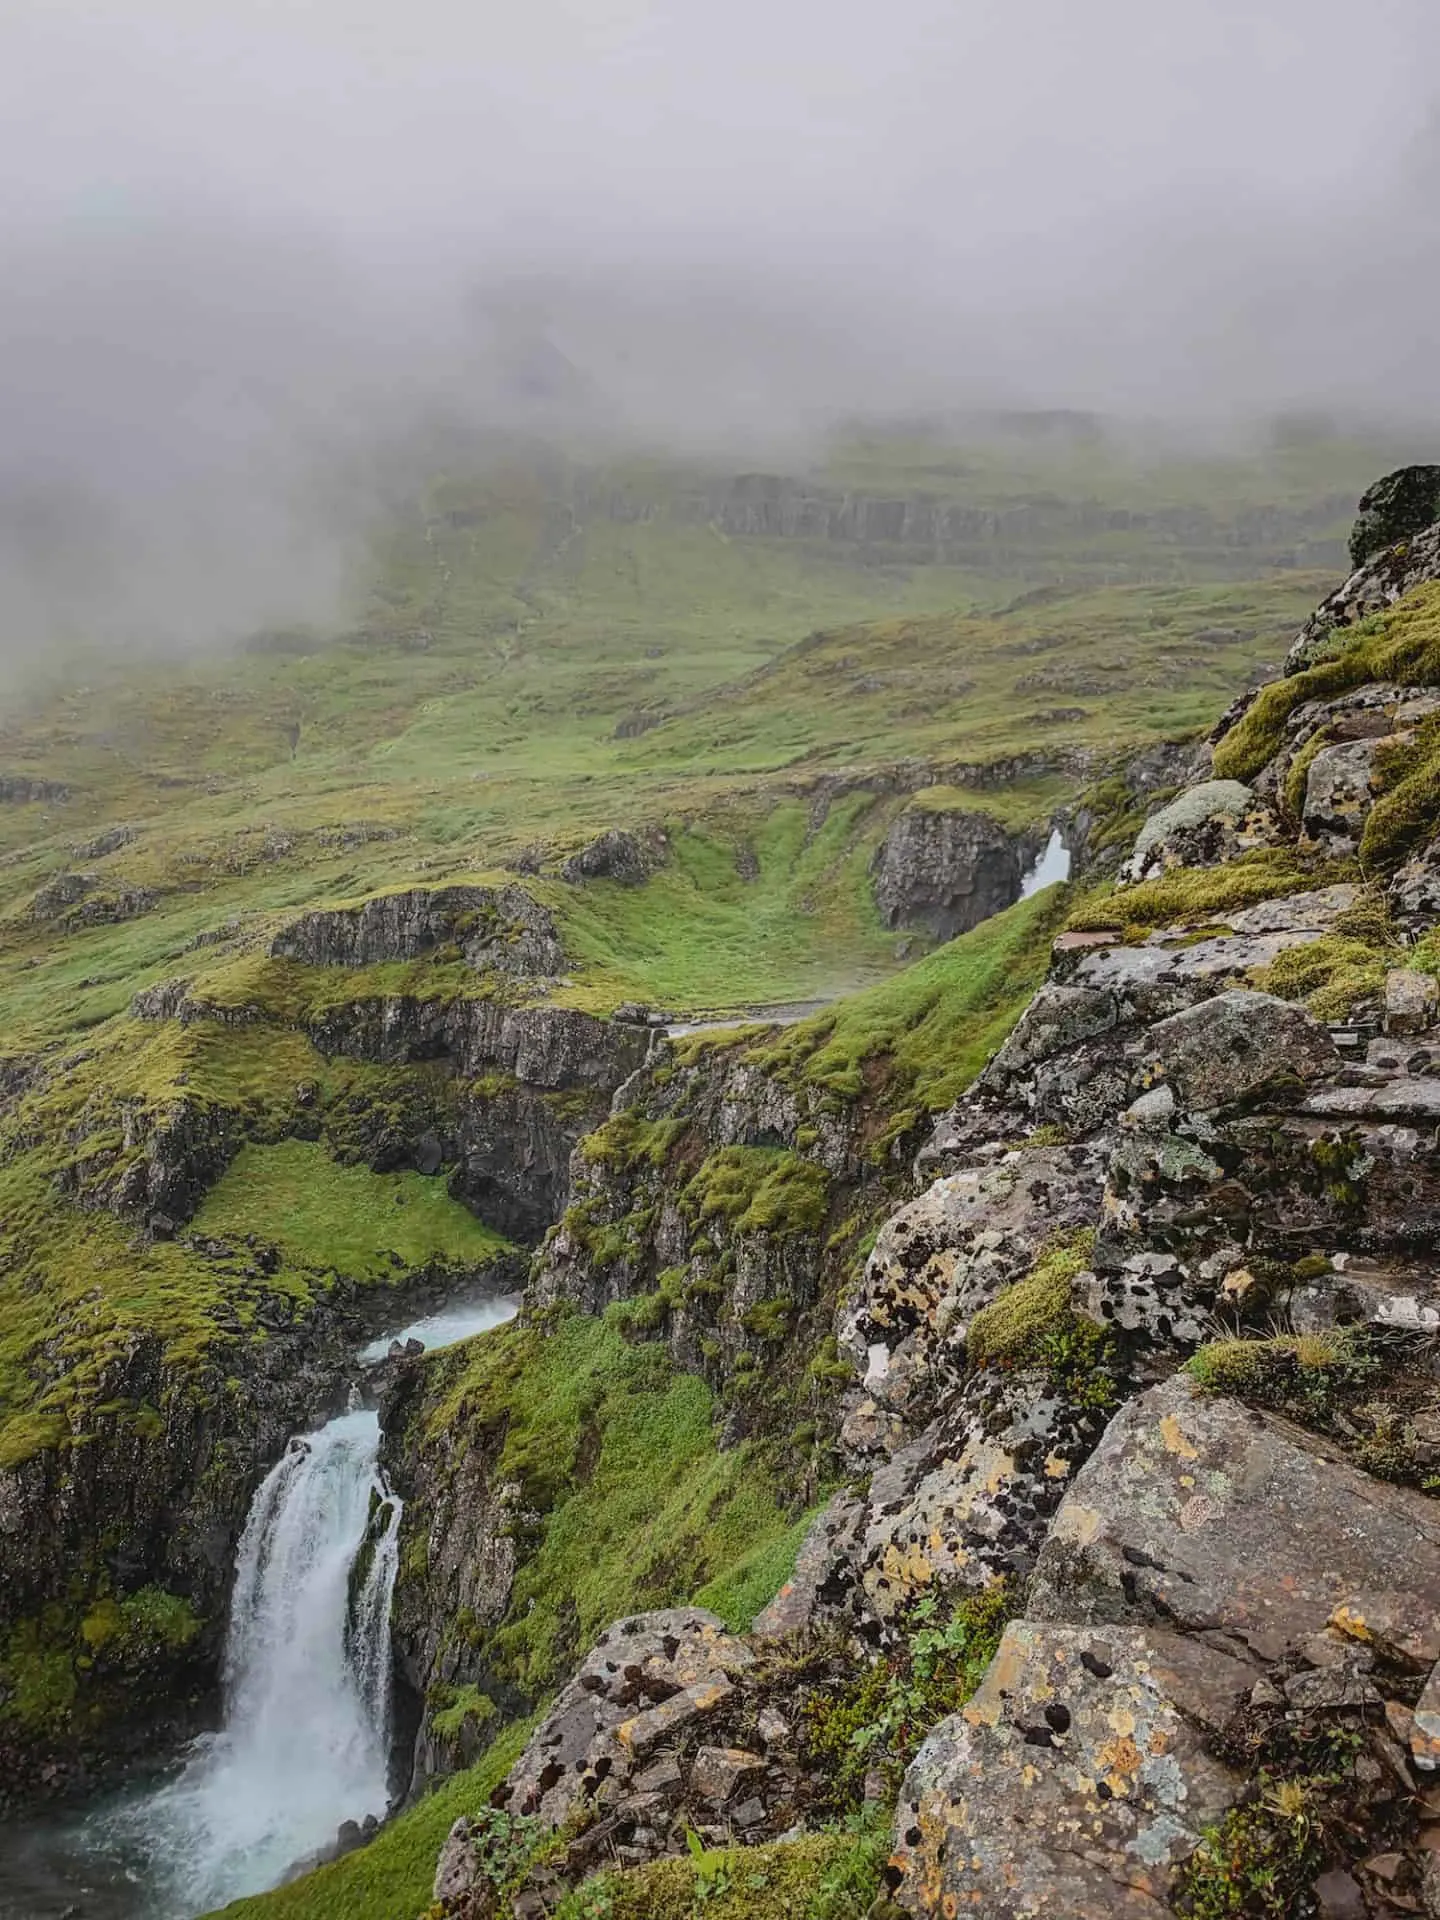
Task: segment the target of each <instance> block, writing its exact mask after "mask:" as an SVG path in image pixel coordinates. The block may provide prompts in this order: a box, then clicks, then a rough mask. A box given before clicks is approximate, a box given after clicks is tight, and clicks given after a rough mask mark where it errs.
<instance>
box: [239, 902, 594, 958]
mask: <svg viewBox="0 0 1440 1920" xmlns="http://www.w3.org/2000/svg"><path fill="white" fill-rule="evenodd" d="M447 946H453V947H454V948H456V949H457V952H458V954H459V955H460V956H462V957H463V958H464V960H465V962H466V964H467V965H468V966H471V967H473V968H474V969H475V970H476V971H477V972H484V971H486V970H491V971H494V972H497V973H505V974H518V975H521V976H524V977H534V976H546V975H554V974H558V973H561V972H563V970H564V966H565V955H564V951H563V949H562V948H561V945H560V941H559V937H558V935H557V933H556V930H555V923H554V920H553V919H552V918H551V916H550V914H549V913H548V912H547V911H546V909H545V908H544V907H542V906H540V905H539V904H538V903H537V902H536V901H534V900H532V899H531V897H530V895H529V894H528V893H526V892H525V890H524V888H523V887H513V886H511V887H500V888H494V887H467V886H449V887H413V888H410V889H409V890H408V891H406V892H401V893H382V894H376V895H374V896H373V897H372V898H371V899H369V900H366V901H363V902H362V903H361V904H360V905H359V906H355V907H333V908H327V909H324V910H322V911H319V912H316V913H306V914H302V915H301V916H300V918H299V919H298V920H295V921H292V923H291V924H290V925H289V926H288V927H285V928H283V929H282V931H281V932H279V933H278V934H276V936H275V939H274V941H273V942H272V943H271V948H270V951H271V952H272V954H274V955H275V956H276V958H277V959H283V960H300V961H303V962H304V963H305V965H307V966H312V967H366V966H373V965H375V964H377V963H379V962H381V961H385V960H421V959H424V958H425V957H426V956H427V955H429V954H432V953H434V952H435V950H436V949H437V948H440V947H447Z"/></svg>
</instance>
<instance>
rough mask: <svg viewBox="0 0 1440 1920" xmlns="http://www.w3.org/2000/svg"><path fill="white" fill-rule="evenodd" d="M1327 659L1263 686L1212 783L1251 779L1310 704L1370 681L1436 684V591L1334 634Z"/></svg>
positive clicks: (1219, 757)
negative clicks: (1294, 717)
mask: <svg viewBox="0 0 1440 1920" xmlns="http://www.w3.org/2000/svg"><path fill="white" fill-rule="evenodd" d="M1332 644H1333V646H1334V648H1335V651H1334V653H1333V654H1332V656H1331V657H1329V658H1327V659H1323V660H1320V661H1317V662H1316V664H1315V665H1314V666H1312V667H1309V668H1307V669H1306V671H1305V672H1304V673H1296V674H1291V675H1290V676H1289V677H1288V678H1287V679H1284V680H1277V681H1275V682H1274V683H1273V685H1271V686H1268V687H1265V688H1263V689H1262V690H1261V692H1260V693H1259V695H1258V696H1257V697H1256V699H1255V700H1254V701H1253V703H1252V704H1251V706H1250V708H1249V710H1248V711H1247V712H1246V713H1245V714H1243V715H1242V716H1241V718H1240V719H1239V720H1238V721H1237V722H1236V724H1235V725H1234V726H1233V727H1232V728H1231V729H1230V731H1229V732H1228V733H1227V734H1226V735H1225V737H1224V739H1223V740H1221V741H1220V742H1219V743H1218V744H1217V746H1216V748H1215V762H1214V766H1215V777H1216V779H1217V780H1253V779H1254V777H1255V775H1256V774H1257V773H1259V771H1260V769H1261V768H1262V767H1263V766H1264V765H1265V764H1266V763H1267V761H1269V760H1271V759H1273V758H1274V756H1275V754H1276V753H1278V752H1279V750H1280V748H1281V746H1282V744H1283V743H1284V739H1285V723H1286V721H1287V720H1288V719H1289V718H1290V715H1291V714H1292V713H1293V712H1294V711H1295V709H1296V708H1297V707H1300V706H1303V705H1304V704H1305V703H1306V702H1307V701H1310V700H1335V699H1338V698H1339V697H1340V695H1342V694H1345V693H1350V692H1352V691H1353V690H1354V689H1355V688H1356V687H1363V686H1364V685H1366V684H1367V682H1369V681H1374V680H1391V681H1394V682H1396V683H1397V684H1398V685H1400V686H1434V685H1436V684H1437V683H1440V587H1435V586H1426V587H1421V588H1419V589H1418V590H1417V591H1416V592H1414V593H1412V594H1409V595H1407V596H1406V598H1405V599H1404V600H1402V601H1401V602H1400V604H1399V605H1398V606H1396V607H1392V608H1391V609H1390V610H1389V611H1388V612H1386V613H1381V614H1374V615H1372V616H1371V617H1370V618H1369V619H1367V620H1361V621H1359V622H1358V623H1357V624H1356V625H1355V626H1353V627H1348V628H1344V629H1341V630H1339V631H1337V632H1336V633H1335V635H1334V636H1333V641H1332Z"/></svg>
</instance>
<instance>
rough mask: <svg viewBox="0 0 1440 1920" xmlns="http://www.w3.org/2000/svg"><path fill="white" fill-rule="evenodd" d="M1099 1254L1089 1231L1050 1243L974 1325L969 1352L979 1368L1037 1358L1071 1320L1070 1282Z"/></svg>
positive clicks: (969, 1335)
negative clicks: (1045, 1342)
mask: <svg viewBox="0 0 1440 1920" xmlns="http://www.w3.org/2000/svg"><path fill="white" fill-rule="evenodd" d="M1094 1251H1095V1235H1094V1232H1093V1230H1092V1229H1090V1228H1088V1227H1084V1228H1081V1229H1080V1230H1079V1231H1077V1232H1075V1233H1067V1234H1061V1235H1059V1236H1057V1237H1056V1238H1055V1239H1053V1240H1051V1241H1049V1242H1047V1243H1046V1245H1045V1246H1044V1247H1043V1248H1042V1249H1041V1252H1040V1254H1039V1256H1038V1258H1037V1259H1036V1261H1035V1264H1034V1265H1033V1266H1032V1267H1031V1269H1030V1271H1029V1272H1028V1273H1027V1274H1026V1275H1025V1277H1024V1279H1023V1280H1017V1281H1016V1282H1015V1284H1014V1285H1013V1286H1011V1287H1007V1288H1006V1289H1005V1291H1004V1292H1003V1293H1002V1294H1000V1295H999V1296H998V1298H996V1299H994V1300H992V1301H991V1303H990V1305H989V1306H988V1307H982V1308H981V1309H980V1311H979V1313H977V1314H976V1315H975V1318H974V1319H973V1320H972V1321H971V1322H970V1330H969V1332H968V1333H967V1334H966V1336H965V1347H966V1352H967V1354H968V1355H969V1358H970V1360H971V1361H972V1362H973V1364H974V1365H975V1366H977V1367H994V1366H1004V1365H1010V1366H1015V1365H1018V1364H1020V1363H1022V1362H1023V1361H1026V1360H1030V1359H1035V1358H1038V1355H1039V1348H1040V1343H1041V1342H1042V1341H1043V1340H1044V1338H1045V1337H1046V1336H1047V1335H1050V1334H1054V1333H1056V1332H1058V1331H1060V1329H1061V1328H1062V1327H1064V1326H1065V1325H1066V1324H1067V1323H1068V1321H1069V1320H1070V1319H1071V1317H1072V1308H1071V1304H1070V1289H1071V1283H1072V1281H1073V1280H1074V1278H1075V1276H1076V1274H1078V1273H1083V1272H1084V1270H1085V1268H1086V1267H1087V1266H1088V1265H1089V1263H1090V1260H1091V1258H1092V1257H1093V1255H1094Z"/></svg>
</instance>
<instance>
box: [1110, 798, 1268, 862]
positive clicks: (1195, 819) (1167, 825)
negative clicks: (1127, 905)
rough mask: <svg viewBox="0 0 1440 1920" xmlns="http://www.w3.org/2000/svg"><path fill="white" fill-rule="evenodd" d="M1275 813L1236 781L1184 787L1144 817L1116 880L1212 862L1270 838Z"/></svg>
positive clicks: (1227, 857)
mask: <svg viewBox="0 0 1440 1920" xmlns="http://www.w3.org/2000/svg"><path fill="white" fill-rule="evenodd" d="M1274 833H1275V818H1274V815H1273V814H1272V813H1271V812H1270V809H1269V808H1268V807H1266V806H1265V805H1263V803H1261V802H1260V801H1258V800H1257V799H1256V797H1255V794H1254V792H1253V791H1252V790H1251V789H1250V788H1249V787H1247V786H1245V785H1244V784H1243V783H1242V782H1241V781H1239V780H1204V781H1202V782H1201V783H1200V785H1199V786H1196V787H1187V788H1186V790H1185V791H1184V793H1182V794H1180V795H1178V796H1177V797H1176V798H1175V799H1174V800H1172V801H1171V802H1170V803H1169V805H1168V806H1164V807H1162V808H1161V809H1160V811H1159V812H1158V813H1156V814H1152V815H1151V817H1150V818H1149V819H1148V820H1147V821H1146V822H1145V825H1144V826H1143V827H1142V828H1141V829H1140V832H1139V835H1138V837H1137V838H1136V841H1135V846H1134V849H1133V851H1132V852H1131V855H1130V858H1129V859H1128V860H1127V861H1126V862H1125V864H1124V865H1123V866H1122V867H1121V869H1120V879H1121V881H1122V883H1125V882H1135V881H1139V880H1150V879H1154V878H1156V877H1157V876H1158V875H1160V874H1162V873H1165V872H1166V871H1167V870H1168V869H1169V868H1171V867H1213V866H1219V865H1221V864H1222V863H1223V862H1224V861H1226V860H1233V859H1234V858H1235V856H1236V854H1239V853H1244V852H1246V851H1247V850H1248V849H1249V848H1251V847H1256V846H1262V845H1264V844H1266V843H1267V842H1268V841H1269V840H1271V839H1273V837H1274Z"/></svg>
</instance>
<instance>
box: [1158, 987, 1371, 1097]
mask: <svg viewBox="0 0 1440 1920" xmlns="http://www.w3.org/2000/svg"><path fill="white" fill-rule="evenodd" d="M1144 1054H1145V1070H1144V1078H1145V1079H1146V1081H1147V1082H1149V1083H1152V1084H1153V1083H1155V1082H1158V1081H1164V1082H1165V1083H1166V1084H1167V1085H1168V1086H1169V1087H1170V1088H1171V1089H1172V1090H1173V1092H1174V1094H1175V1096H1176V1099H1177V1100H1178V1101H1179V1102H1180V1104H1181V1105H1182V1106H1186V1107H1199V1108H1202V1109H1208V1108H1215V1107H1223V1106H1229V1105H1231V1104H1232V1103H1234V1102H1236V1101H1241V1100H1249V1099H1253V1098H1254V1097H1255V1096H1256V1095H1258V1094H1260V1093H1262V1092H1264V1091H1266V1090H1268V1089H1271V1088H1273V1087H1274V1086H1275V1084H1276V1083H1277V1082H1278V1081H1281V1080H1310V1079H1315V1078H1318V1077H1319V1076H1320V1075H1321V1074H1324V1073H1328V1072H1330V1071H1332V1070H1333V1069H1334V1068H1335V1067H1336V1066H1338V1065H1339V1056H1338V1055H1337V1053H1336V1052H1335V1045H1334V1042H1333V1041H1332V1040H1331V1038H1330V1036H1329V1034H1327V1033H1326V1031H1325V1029H1324V1028H1323V1027H1322V1026H1321V1025H1320V1023H1319V1022H1318V1021H1317V1020H1314V1019H1312V1018H1311V1016H1310V1015H1309V1014H1308V1013H1306V1012H1305V1010H1304V1008H1303V1007H1296V1006H1292V1005H1291V1004H1290V1003H1289V1002H1288V1001H1285V1000H1277V999H1276V998H1275V996H1274V995H1273V994H1268V993H1253V992H1248V991H1246V990H1245V989H1243V988H1232V989H1231V990H1230V991H1229V992H1227V993H1217V994H1216V995H1215V996H1214V997H1213V999H1209V1000H1202V1001H1201V1002H1200V1004H1199V1005H1198V1006H1195V1007H1189V1008H1187V1009H1186V1010H1185V1011H1184V1012H1183V1013H1177V1014H1175V1015H1174V1016H1173V1017H1172V1018H1171V1019H1169V1020H1162V1021H1160V1022H1158V1024H1157V1025H1155V1026H1153V1027H1151V1029H1150V1031H1149V1032H1148V1033H1147V1034H1146V1036H1145V1047H1144Z"/></svg>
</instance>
